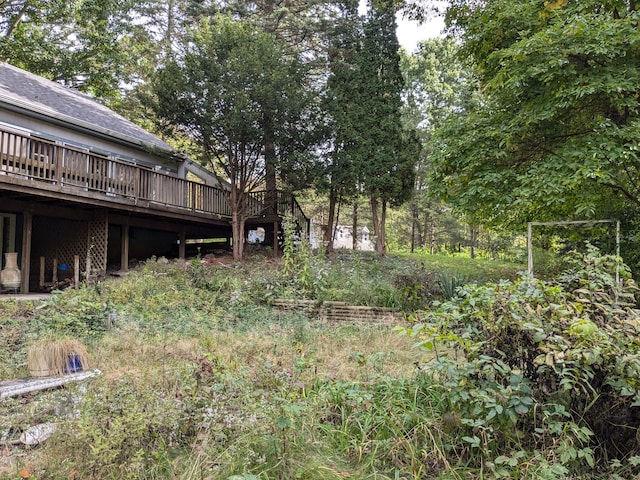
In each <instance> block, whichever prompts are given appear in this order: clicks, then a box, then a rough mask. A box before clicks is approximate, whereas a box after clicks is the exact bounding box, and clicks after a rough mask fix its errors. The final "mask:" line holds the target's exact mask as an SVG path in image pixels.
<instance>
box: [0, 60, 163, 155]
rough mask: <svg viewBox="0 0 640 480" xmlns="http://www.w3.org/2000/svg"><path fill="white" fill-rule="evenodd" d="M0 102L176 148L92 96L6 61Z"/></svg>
mask: <svg viewBox="0 0 640 480" xmlns="http://www.w3.org/2000/svg"><path fill="white" fill-rule="evenodd" d="M0 103H5V104H9V105H12V106H14V107H18V108H19V109H21V110H24V111H26V112H32V113H35V114H39V115H44V116H47V117H51V118H54V119H57V120H61V121H64V122H65V123H67V124H70V125H73V126H75V127H76V128H80V129H82V130H88V131H93V132H96V133H98V134H100V135H107V136H109V137H112V138H114V139H119V140H121V141H122V140H124V141H125V142H127V143H133V144H135V145H140V146H141V147H143V148H145V149H148V148H149V147H151V148H153V149H160V150H163V151H165V152H173V151H174V150H173V148H171V146H169V145H168V144H167V143H165V142H163V141H162V140H160V139H159V138H158V137H156V136H155V135H152V134H151V133H149V132H147V131H146V130H144V129H143V128H141V127H139V126H137V125H136V124H135V123H133V122H130V121H129V120H127V119H126V118H124V117H122V116H120V115H118V114H117V113H115V112H114V111H113V110H111V109H109V108H107V107H105V106H104V105H102V104H100V103H98V102H96V101H95V100H93V99H92V98H91V97H89V96H87V95H84V94H82V93H79V92H77V91H75V90H72V89H70V88H67V87H65V86H63V85H60V84H59V83H56V82H52V81H50V80H47V79H46V78H42V77H39V76H38V75H34V74H32V73H29V72H26V71H24V70H21V69H19V68H16V67H14V66H12V65H9V64H7V63H4V62H0Z"/></svg>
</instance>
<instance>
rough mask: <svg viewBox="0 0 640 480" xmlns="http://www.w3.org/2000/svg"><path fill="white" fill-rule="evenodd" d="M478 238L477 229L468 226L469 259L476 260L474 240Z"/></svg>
mask: <svg viewBox="0 0 640 480" xmlns="http://www.w3.org/2000/svg"><path fill="white" fill-rule="evenodd" d="M477 236H478V229H477V228H476V227H474V226H473V225H469V237H470V243H471V246H470V249H469V250H470V252H469V253H470V255H471V258H472V259H473V258H476V239H477Z"/></svg>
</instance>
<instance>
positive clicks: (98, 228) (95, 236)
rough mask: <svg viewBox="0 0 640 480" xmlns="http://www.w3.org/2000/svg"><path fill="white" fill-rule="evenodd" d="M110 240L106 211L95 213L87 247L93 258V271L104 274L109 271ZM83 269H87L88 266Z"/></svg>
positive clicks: (89, 229)
mask: <svg viewBox="0 0 640 480" xmlns="http://www.w3.org/2000/svg"><path fill="white" fill-rule="evenodd" d="M108 239H109V217H108V213H107V211H106V210H102V211H99V212H96V213H95V217H94V219H93V220H92V221H90V222H89V228H88V236H87V245H88V248H89V255H90V257H91V271H92V272H95V273H98V274H104V272H106V270H107V243H108ZM81 268H83V269H86V266H82V267H81Z"/></svg>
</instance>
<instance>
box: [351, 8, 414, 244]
mask: <svg viewBox="0 0 640 480" xmlns="http://www.w3.org/2000/svg"><path fill="white" fill-rule="evenodd" d="M399 49H400V45H399V43H398V38H397V35H396V17H395V9H394V8H393V5H392V2H385V1H373V2H372V4H371V5H370V9H369V13H368V16H367V19H366V21H365V24H364V38H363V44H362V50H361V52H360V54H359V56H358V67H359V71H358V83H359V93H358V95H359V103H360V105H359V109H358V115H357V117H356V118H357V122H356V123H355V125H354V126H355V129H356V133H357V138H358V146H357V155H356V157H355V158H356V162H357V167H356V168H357V170H358V171H359V172H360V174H361V175H362V186H363V192H364V194H365V195H367V197H368V198H369V202H370V204H371V214H372V219H373V228H374V234H375V236H376V252H377V253H378V255H384V254H385V251H386V241H385V224H386V212H387V207H388V206H389V205H399V204H401V203H403V202H405V201H406V200H408V199H409V197H410V195H411V192H412V191H413V186H414V178H415V172H414V168H415V163H416V161H417V157H418V155H419V152H420V143H419V141H418V138H417V135H416V133H415V131H414V130H412V129H405V128H404V127H403V124H402V92H403V88H404V80H403V77H402V73H401V71H400V55H399Z"/></svg>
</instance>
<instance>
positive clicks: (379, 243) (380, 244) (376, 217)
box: [370, 197, 387, 257]
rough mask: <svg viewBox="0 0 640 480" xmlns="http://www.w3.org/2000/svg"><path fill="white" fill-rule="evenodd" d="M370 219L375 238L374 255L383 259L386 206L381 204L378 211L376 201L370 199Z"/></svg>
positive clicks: (384, 203)
mask: <svg viewBox="0 0 640 480" xmlns="http://www.w3.org/2000/svg"><path fill="white" fill-rule="evenodd" d="M370 200H371V217H372V221H373V231H374V234H375V236H376V253H377V254H378V256H380V257H383V256H384V254H385V253H386V252H385V230H384V221H385V217H386V210H387V205H386V202H384V201H383V202H382V208H381V209H380V211H379V208H378V199H377V198H375V197H371V199H370Z"/></svg>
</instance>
